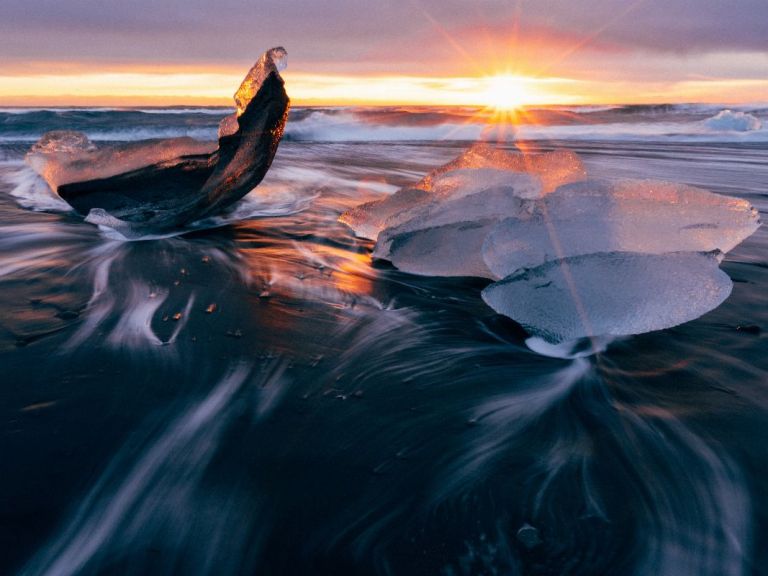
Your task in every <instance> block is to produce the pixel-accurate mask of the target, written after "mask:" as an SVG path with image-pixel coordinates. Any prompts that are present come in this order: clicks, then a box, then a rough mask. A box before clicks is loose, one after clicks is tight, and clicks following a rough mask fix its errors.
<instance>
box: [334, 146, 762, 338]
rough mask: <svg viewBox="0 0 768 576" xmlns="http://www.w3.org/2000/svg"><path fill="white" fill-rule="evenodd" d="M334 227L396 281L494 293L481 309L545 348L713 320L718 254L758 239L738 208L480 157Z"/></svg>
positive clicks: (575, 162) (696, 195)
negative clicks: (465, 280) (453, 284)
mask: <svg viewBox="0 0 768 576" xmlns="http://www.w3.org/2000/svg"><path fill="white" fill-rule="evenodd" d="M340 220H341V221H342V222H344V223H346V224H347V225H349V226H350V227H351V228H352V229H353V230H354V231H355V233H356V234H357V235H358V236H361V237H365V238H371V239H375V240H376V245H375V247H374V250H373V256H374V257H375V258H380V259H385V260H389V261H391V262H392V263H393V264H394V265H395V266H396V267H397V268H399V269H400V270H403V271H405V272H410V273H413V274H421V275H428V276H479V277H485V278H489V279H492V280H499V281H498V282H495V283H493V284H491V285H490V286H488V287H487V288H486V289H485V290H484V291H483V299H484V300H485V302H486V303H487V304H488V305H490V306H491V307H492V308H493V309H494V310H496V311H497V312H499V313H501V314H504V315H506V316H509V317H511V318H513V319H514V320H516V321H517V322H519V323H520V324H522V325H523V326H524V327H525V328H526V329H527V330H528V331H529V332H530V333H531V334H533V335H534V336H536V337H538V338H540V339H543V340H544V341H546V342H548V343H550V344H558V343H561V342H567V341H571V340H575V339H579V338H584V337H593V338H604V337H612V336H623V335H631V334H638V333H642V332H648V331H652V330H660V329H663V328H669V327H671V326H675V325H677V324H680V323H683V322H687V321H689V320H693V319H694V318H698V317H699V316H701V315H702V314H704V313H706V312H708V311H710V310H712V309H714V308H716V307H717V306H719V305H720V304H721V303H722V302H723V300H725V299H726V298H727V297H728V294H729V293H730V291H731V287H732V284H731V281H730V279H729V278H728V276H727V275H725V273H724V272H722V271H721V270H720V269H719V267H718V265H719V261H720V258H721V257H722V254H723V253H725V252H727V251H729V250H731V249H732V248H734V247H735V246H736V245H737V244H739V243H740V242H742V241H743V240H744V239H745V238H747V237H748V236H750V235H751V234H752V233H753V232H754V231H755V230H756V229H757V228H758V227H759V226H760V221H759V216H758V213H757V211H756V210H755V209H754V208H753V207H752V206H750V204H749V203H748V202H746V201H744V200H740V199H738V198H732V197H728V196H721V195H719V194H713V193H711V192H708V191H706V190H702V189H699V188H694V187H692V186H686V185H682V184H675V183H671V182H659V181H654V180H617V181H602V180H590V179H589V178H588V177H587V173H586V170H585V169H584V166H583V164H582V163H581V161H580V160H579V158H578V156H576V155H575V154H574V153H572V152H562V151H555V152H549V153H546V154H538V155H528V154H519V153H510V152H507V151H504V150H498V149H493V148H491V147H489V146H487V145H477V146H474V147H472V148H470V149H469V150H468V151H466V152H465V153H463V154H462V155H461V156H459V157H458V158H457V159H456V160H453V161H452V162H449V163H448V164H446V165H445V166H442V167H440V168H438V169H436V170H435V171H433V172H432V173H430V174H429V175H427V176H426V177H425V178H424V179H422V180H421V181H420V182H418V183H416V184H415V185H413V186H412V187H410V188H405V189H403V190H401V191H399V192H397V193H395V194H393V195H392V196H390V197H388V198H386V199H384V200H379V201H376V202H369V203H367V204H363V205H361V206H358V207H357V208H355V209H353V210H350V211H349V212H346V213H344V214H343V215H342V216H341V218H340Z"/></svg>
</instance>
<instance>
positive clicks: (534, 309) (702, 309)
mask: <svg viewBox="0 0 768 576" xmlns="http://www.w3.org/2000/svg"><path fill="white" fill-rule="evenodd" d="M719 263H720V255H719V253H699V252H678V253H670V254H637V253H628V252H613V253H599V254H590V255H587V256H575V257H572V258H565V259H563V260H554V261H550V262H547V263H546V264H543V265H542V266H539V267H536V268H532V269H529V270H520V271H518V272H517V273H515V274H512V275H510V276H508V277H507V278H505V279H504V280H501V281H500V282H496V283H494V284H491V285H490V286H488V287H487V288H486V289H485V290H483V294H482V296H483V300H484V301H485V302H486V303H487V304H488V305H489V306H490V307H491V308H493V309H494V310H495V311H496V312H498V313H500V314H503V315H505V316H509V317H510V318H512V319H513V320H515V321H516V322H518V323H519V324H521V325H522V326H523V327H524V328H525V329H526V330H527V331H528V332H530V333H531V334H532V335H534V336H538V337H540V338H542V339H544V340H545V341H547V342H549V343H552V344H558V343H560V342H565V341H571V340H576V339H578V338H585V337H604V336H625V335H631V334H642V333H644V332H651V331H654V330H662V329H664V328H670V327H672V326H677V325H678V324H682V323H684V322H688V321H690V320H694V319H696V318H698V317H700V316H702V315H703V314H706V313H707V312H709V311H710V310H713V309H714V308H717V306H719V305H720V304H721V303H722V302H723V301H724V300H725V299H726V298H727V297H728V295H729V294H730V293H731V288H732V286H733V284H732V282H731V279H730V278H729V277H728V275H727V274H725V272H723V271H722V270H720V268H719V266H718V265H719Z"/></svg>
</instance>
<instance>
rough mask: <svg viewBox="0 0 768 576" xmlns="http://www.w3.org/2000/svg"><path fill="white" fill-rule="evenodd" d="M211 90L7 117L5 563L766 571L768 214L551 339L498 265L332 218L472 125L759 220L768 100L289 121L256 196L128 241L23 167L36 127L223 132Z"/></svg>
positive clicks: (371, 112) (766, 187)
mask: <svg viewBox="0 0 768 576" xmlns="http://www.w3.org/2000/svg"><path fill="white" fill-rule="evenodd" d="M227 112H228V110H226V109H209V108H202V109H184V108H172V109H145V110H139V109H131V110H113V109H67V110H64V109H58V110H33V109H4V110H0V302H2V305H1V306H0V366H1V367H2V374H3V376H2V380H1V381H0V451H1V452H0V458H1V461H2V463H3V465H2V474H1V475H0V493H2V495H3V497H2V499H0V573H2V574H23V575H43V574H45V575H56V576H60V575H70V574H71V575H76V574H77V575H80V574H89V575H90V574H95V575H102V574H103V575H107V574H120V575H126V574H185V575H186V574H192V575H194V574H216V575H235V574H237V575H239V574H248V575H250V574H260V575H261V574H264V575H270V574H275V575H278V574H279V575H284V574H297V575H312V574H317V575H334V576H336V575H346V574H355V575H356V574H366V575H367V574H393V575H408V574H418V575H427V574H430V575H431V574H436V575H446V576H457V575H461V574H467V575H480V574H489V575H490V574H505V575H516V574H520V575H561V574H568V575H585V576H587V575H589V576H594V575H602V574H606V575H608V574H610V575H634V574H637V575H646V574H654V575H672V576H678V575H712V576H715V575H717V576H720V575H745V576H754V575H758V574H766V573H768V568H766V566H768V481H766V478H768V442H767V441H766V440H768V378H767V377H766V376H768V372H767V370H768V346H767V345H766V341H767V340H766V330H768V307H766V306H765V293H766V287H768V256H766V254H767V252H766V249H767V248H768V231H767V230H766V229H765V228H761V229H759V230H758V231H757V232H756V233H755V234H754V235H753V236H752V237H750V238H749V239H748V240H747V241H745V242H744V243H743V244H741V245H740V246H739V247H737V248H736V249H735V250H733V251H732V252H730V253H729V254H728V255H727V256H726V259H725V261H724V263H723V266H722V267H723V269H724V270H725V271H726V272H727V273H728V274H729V276H731V278H732V279H733V280H734V290H733V293H732V295H731V296H730V298H729V299H728V300H727V301H726V302H725V303H724V304H723V305H722V306H720V307H719V308H717V309H716V310H714V311H712V312H711V313H709V314H707V315H705V316H703V317H701V318H699V319H697V320H695V321H693V322H689V323H687V324H684V325H681V326H678V327H676V328H673V329H669V330H664V331H659V332H654V333H650V334H645V335H641V336H634V337H629V338H624V339H622V340H620V341H617V342H614V343H613V344H612V345H611V346H610V347H609V348H608V349H607V350H606V351H605V352H603V353H601V354H600V355H598V356H593V357H588V358H580V359H576V360H563V359H555V358H548V357H545V356H541V355H539V354H536V353H535V352H533V351H531V350H530V349H528V348H527V347H526V346H525V344H524V340H525V338H526V334H525V332H524V331H523V330H522V328H521V327H520V326H518V325H517V324H515V323H514V322H513V321H511V320H509V319H507V318H504V317H502V316H499V315H496V314H494V313H493V311H492V310H491V309H490V308H488V307H487V306H486V305H485V304H484V303H483V302H482V300H481V298H480V291H481V289H482V288H483V287H484V286H485V285H486V284H487V281H483V280H478V279H461V278H445V279H434V278H433V279H430V278H423V277H416V276H411V275H408V274H404V273H401V272H399V271H397V270H395V269H393V268H392V267H391V266H389V265H387V264H383V263H379V262H372V261H371V257H370V252H371V249H372V245H371V243H370V242H367V241H364V240H360V239H356V238H355V237H354V236H353V235H352V234H351V233H350V231H349V230H348V229H347V228H346V227H344V226H343V225H341V224H339V223H338V222H337V221H336V219H337V217H338V215H339V214H340V213H341V212H342V211H344V210H346V209H348V208H350V207H352V206H354V205H356V204H358V203H360V202H363V201H366V200H371V199H375V198H379V197H382V195H385V194H389V193H392V192H394V191H396V190H397V189H398V188H399V187H401V186H403V185H405V184H407V183H409V182H412V181H414V180H417V179H418V178H420V177H421V176H423V175H424V174H425V173H426V172H428V171H429V170H430V169H432V168H434V167H436V166H438V165H440V164H442V163H444V162H447V161H448V160H450V159H452V158H453V157H455V156H456V155H458V154H459V153H460V152H461V151H462V150H463V149H465V148H466V147H467V146H468V145H469V144H470V143H471V142H473V141H475V140H477V139H479V138H484V139H490V140H494V141H498V142H500V143H501V145H502V146H504V147H507V148H510V149H512V148H514V147H516V146H519V147H524V148H525V149H526V150H529V151H531V150H532V151H537V150H540V151H545V150H551V149H555V148H566V149H570V150H574V151H575V152H577V153H578V154H579V155H581V157H582V158H583V160H584V161H585V164H586V166H587V168H588V170H589V172H590V174H591V175H593V176H596V177H633V178H660V179H666V180H672V181H678V182H684V183H688V184H693V185H696V186H701V187H704V188H707V189H709V190H712V191H714V192H718V193H722V194H729V195H735V196H739V197H742V198H745V199H748V200H749V201H750V202H751V203H752V204H753V205H754V206H755V207H756V208H757V209H758V210H759V211H760V212H761V214H762V215H763V217H764V216H765V213H766V211H768V108H765V107H762V108H761V107H755V106H752V107H748V108H744V107H743V108H739V109H732V111H731V112H728V113H724V112H723V107H710V106H656V107H647V106H640V107H613V108H610V107H583V108H573V109H562V108H561V109H543V110H535V111H529V112H528V113H527V114H526V115H525V116H524V117H523V118H522V121H523V125H520V126H516V127H514V128H512V127H509V126H501V127H499V126H490V127H489V126H488V125H487V124H486V123H485V119H484V118H483V117H482V115H480V114H478V111H477V110H471V109H440V108H387V109H380V108H378V109H360V108H343V109H336V108H328V109H306V108H305V109H302V108H297V109H294V110H293V111H292V116H291V118H290V120H289V124H288V129H287V131H286V137H285V139H284V141H283V143H282V144H281V146H280V149H279V151H278V154H277V157H276V158H275V161H274V164H273V167H272V169H271V170H270V172H269V174H268V175H267V178H266V179H265V181H264V183H263V184H262V186H260V187H259V188H257V189H256V191H254V192H253V193H251V194H250V195H249V196H247V197H246V198H245V199H244V200H243V201H242V202H241V203H240V204H238V205H237V206H235V207H234V208H233V209H232V210H231V211H229V212H228V213H227V214H225V215H222V216H221V217H220V218H218V219H215V220H212V221H209V222H207V223H204V224H203V225H201V226H200V229H199V230H196V231H191V232H189V233H187V234H184V235H180V236H176V237H170V238H163V239H153V240H147V241H141V242H125V241H121V240H120V239H116V238H115V237H113V236H112V235H110V234H108V233H105V232H103V231H101V230H99V229H98V228H96V227H93V226H91V225H89V224H87V223H84V222H83V221H82V218H81V217H78V216H77V215H75V214H72V213H71V212H68V211H66V206H63V205H62V204H61V202H59V201H57V200H56V199H55V198H53V197H51V196H50V194H49V193H48V192H47V191H46V190H45V189H40V186H39V185H37V184H35V182H34V180H32V179H31V178H30V175H29V171H28V168H26V167H25V165H24V162H23V156H24V154H25V152H26V151H27V150H28V148H29V146H30V145H31V144H32V143H33V142H34V141H35V140H36V139H37V138H39V136H40V135H41V134H42V133H43V132H45V131H47V130H52V129H75V130H83V131H85V132H86V133H87V134H88V135H89V136H90V137H91V138H92V139H93V140H95V141H121V140H132V139H143V138H156V137H166V136H179V135H190V136H193V137H198V138H214V137H215V133H216V126H217V124H218V121H219V120H220V118H221V117H223V116H224V115H225V114H226V113H227Z"/></svg>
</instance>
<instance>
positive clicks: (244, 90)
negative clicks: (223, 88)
mask: <svg viewBox="0 0 768 576" xmlns="http://www.w3.org/2000/svg"><path fill="white" fill-rule="evenodd" d="M287 65H288V52H286V50H285V48H283V47H282V46H277V47H276V48H271V49H270V50H267V51H266V52H265V53H264V54H262V55H261V58H259V59H258V60H257V61H256V63H255V64H254V65H253V67H252V68H251V69H250V70H249V71H248V74H246V75H245V78H244V79H243V81H242V83H241V84H240V87H239V88H238V89H237V92H235V106H236V107H237V116H238V117H239V116H242V115H243V112H245V109H246V108H247V107H248V104H249V102H250V101H251V100H253V97H254V96H256V93H257V92H258V91H259V89H260V88H261V86H262V85H263V84H264V81H265V80H266V79H267V77H268V76H269V75H270V74H277V75H278V76H279V73H280V72H282V71H283V70H285V68H286V66H287Z"/></svg>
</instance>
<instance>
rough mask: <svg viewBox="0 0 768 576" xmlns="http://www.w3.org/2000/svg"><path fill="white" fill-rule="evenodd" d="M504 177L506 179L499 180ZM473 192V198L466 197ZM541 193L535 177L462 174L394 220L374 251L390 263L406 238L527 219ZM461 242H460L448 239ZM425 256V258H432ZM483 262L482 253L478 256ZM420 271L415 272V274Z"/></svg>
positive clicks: (488, 172)
mask: <svg viewBox="0 0 768 576" xmlns="http://www.w3.org/2000/svg"><path fill="white" fill-rule="evenodd" d="M499 175H501V176H503V178H499V177H498V176H499ZM467 192H469V194H466V193H467ZM540 193H541V182H540V181H539V179H538V178H537V177H535V176H530V175H528V174H520V173H513V172H502V171H499V170H458V171H455V172H449V173H447V174H445V175H444V176H442V177H441V178H440V179H438V180H437V181H436V182H435V187H434V192H433V193H432V194H431V195H430V196H429V199H428V201H426V202H421V203H420V204H418V205H416V206H415V207H413V208H410V209H407V210H403V211H401V212H398V213H397V214H395V215H393V216H390V218H389V219H388V220H387V221H386V224H387V227H386V228H385V229H384V230H383V231H382V232H381V233H380V234H379V236H378V240H377V242H376V247H375V249H374V251H373V256H374V257H375V258H384V259H390V256H391V255H390V246H391V244H392V242H393V241H394V239H395V238H396V237H398V236H400V235H403V234H411V235H412V238H414V236H413V233H415V232H417V231H419V230H425V229H428V228H435V227H438V226H445V225H447V224H458V223H467V222H473V221H477V220H495V221H498V220H499V219H500V218H502V217H504V216H510V215H514V216H516V217H519V218H524V217H526V216H527V215H528V214H530V212H531V210H532V201H531V198H535V197H536V196H538V195H540ZM446 241H449V242H457V241H460V240H459V239H458V238H453V239H451V238H446ZM428 254H429V253H425V254H424V257H427V258H428V257H429V255H428ZM474 257H475V258H477V259H478V260H482V253H481V252H480V251H478V252H477V253H476V254H474ZM416 270H417V267H416V268H414V271H416Z"/></svg>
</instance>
